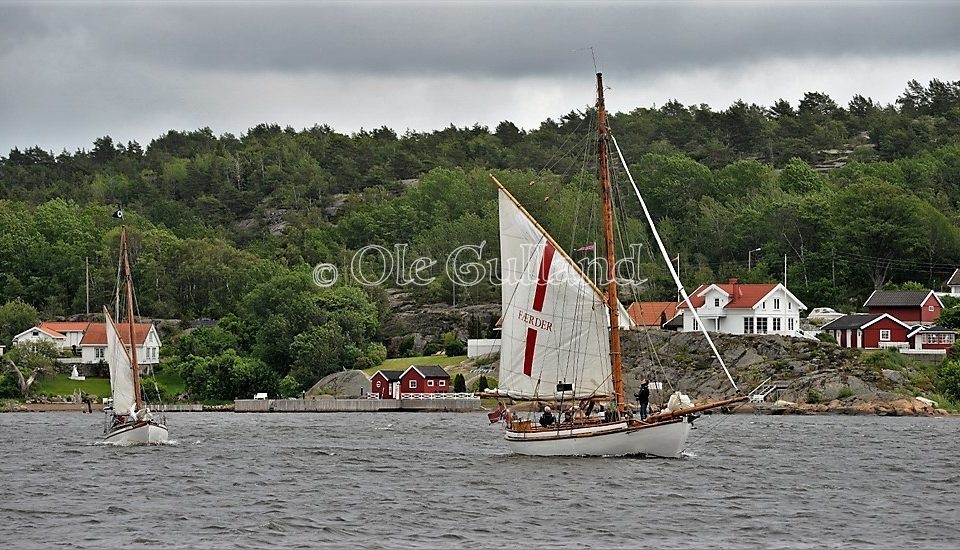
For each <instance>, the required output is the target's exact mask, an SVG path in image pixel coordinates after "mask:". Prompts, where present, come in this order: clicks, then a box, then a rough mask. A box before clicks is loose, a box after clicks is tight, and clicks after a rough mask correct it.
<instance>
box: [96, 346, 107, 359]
mask: <svg viewBox="0 0 960 550" xmlns="http://www.w3.org/2000/svg"><path fill="white" fill-rule="evenodd" d="M106 356H107V348H101V347H95V348H93V358H94V359H103V358H104V357H106Z"/></svg>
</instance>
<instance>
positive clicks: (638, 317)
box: [627, 302, 678, 329]
mask: <svg viewBox="0 0 960 550" xmlns="http://www.w3.org/2000/svg"><path fill="white" fill-rule="evenodd" d="M677 304H678V302H634V303H632V304H630V307H628V308H627V314H628V315H629V316H630V319H631V320H632V321H633V323H634V324H635V325H637V327H638V328H640V329H649V328H661V327H662V326H663V325H665V324H666V323H667V322H668V321H670V320H671V319H673V318H674V317H676V316H677Z"/></svg>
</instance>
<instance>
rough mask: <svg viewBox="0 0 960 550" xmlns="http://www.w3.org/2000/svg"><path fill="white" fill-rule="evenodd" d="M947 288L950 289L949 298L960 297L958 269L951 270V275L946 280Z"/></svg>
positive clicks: (959, 273) (959, 272)
mask: <svg viewBox="0 0 960 550" xmlns="http://www.w3.org/2000/svg"><path fill="white" fill-rule="evenodd" d="M947 286H948V287H949V288H950V292H949V294H950V295H951V296H960V269H954V270H953V275H950V278H949V279H947Z"/></svg>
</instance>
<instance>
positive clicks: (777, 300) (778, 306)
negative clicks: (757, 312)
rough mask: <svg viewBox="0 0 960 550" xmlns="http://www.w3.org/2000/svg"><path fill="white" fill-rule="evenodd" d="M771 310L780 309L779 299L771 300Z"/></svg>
mask: <svg viewBox="0 0 960 550" xmlns="http://www.w3.org/2000/svg"><path fill="white" fill-rule="evenodd" d="M773 309H780V298H774V299H773Z"/></svg>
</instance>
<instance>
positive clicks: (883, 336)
mask: <svg viewBox="0 0 960 550" xmlns="http://www.w3.org/2000/svg"><path fill="white" fill-rule="evenodd" d="M880 341H881V342H889V341H890V329H888V328H882V329H880Z"/></svg>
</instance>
